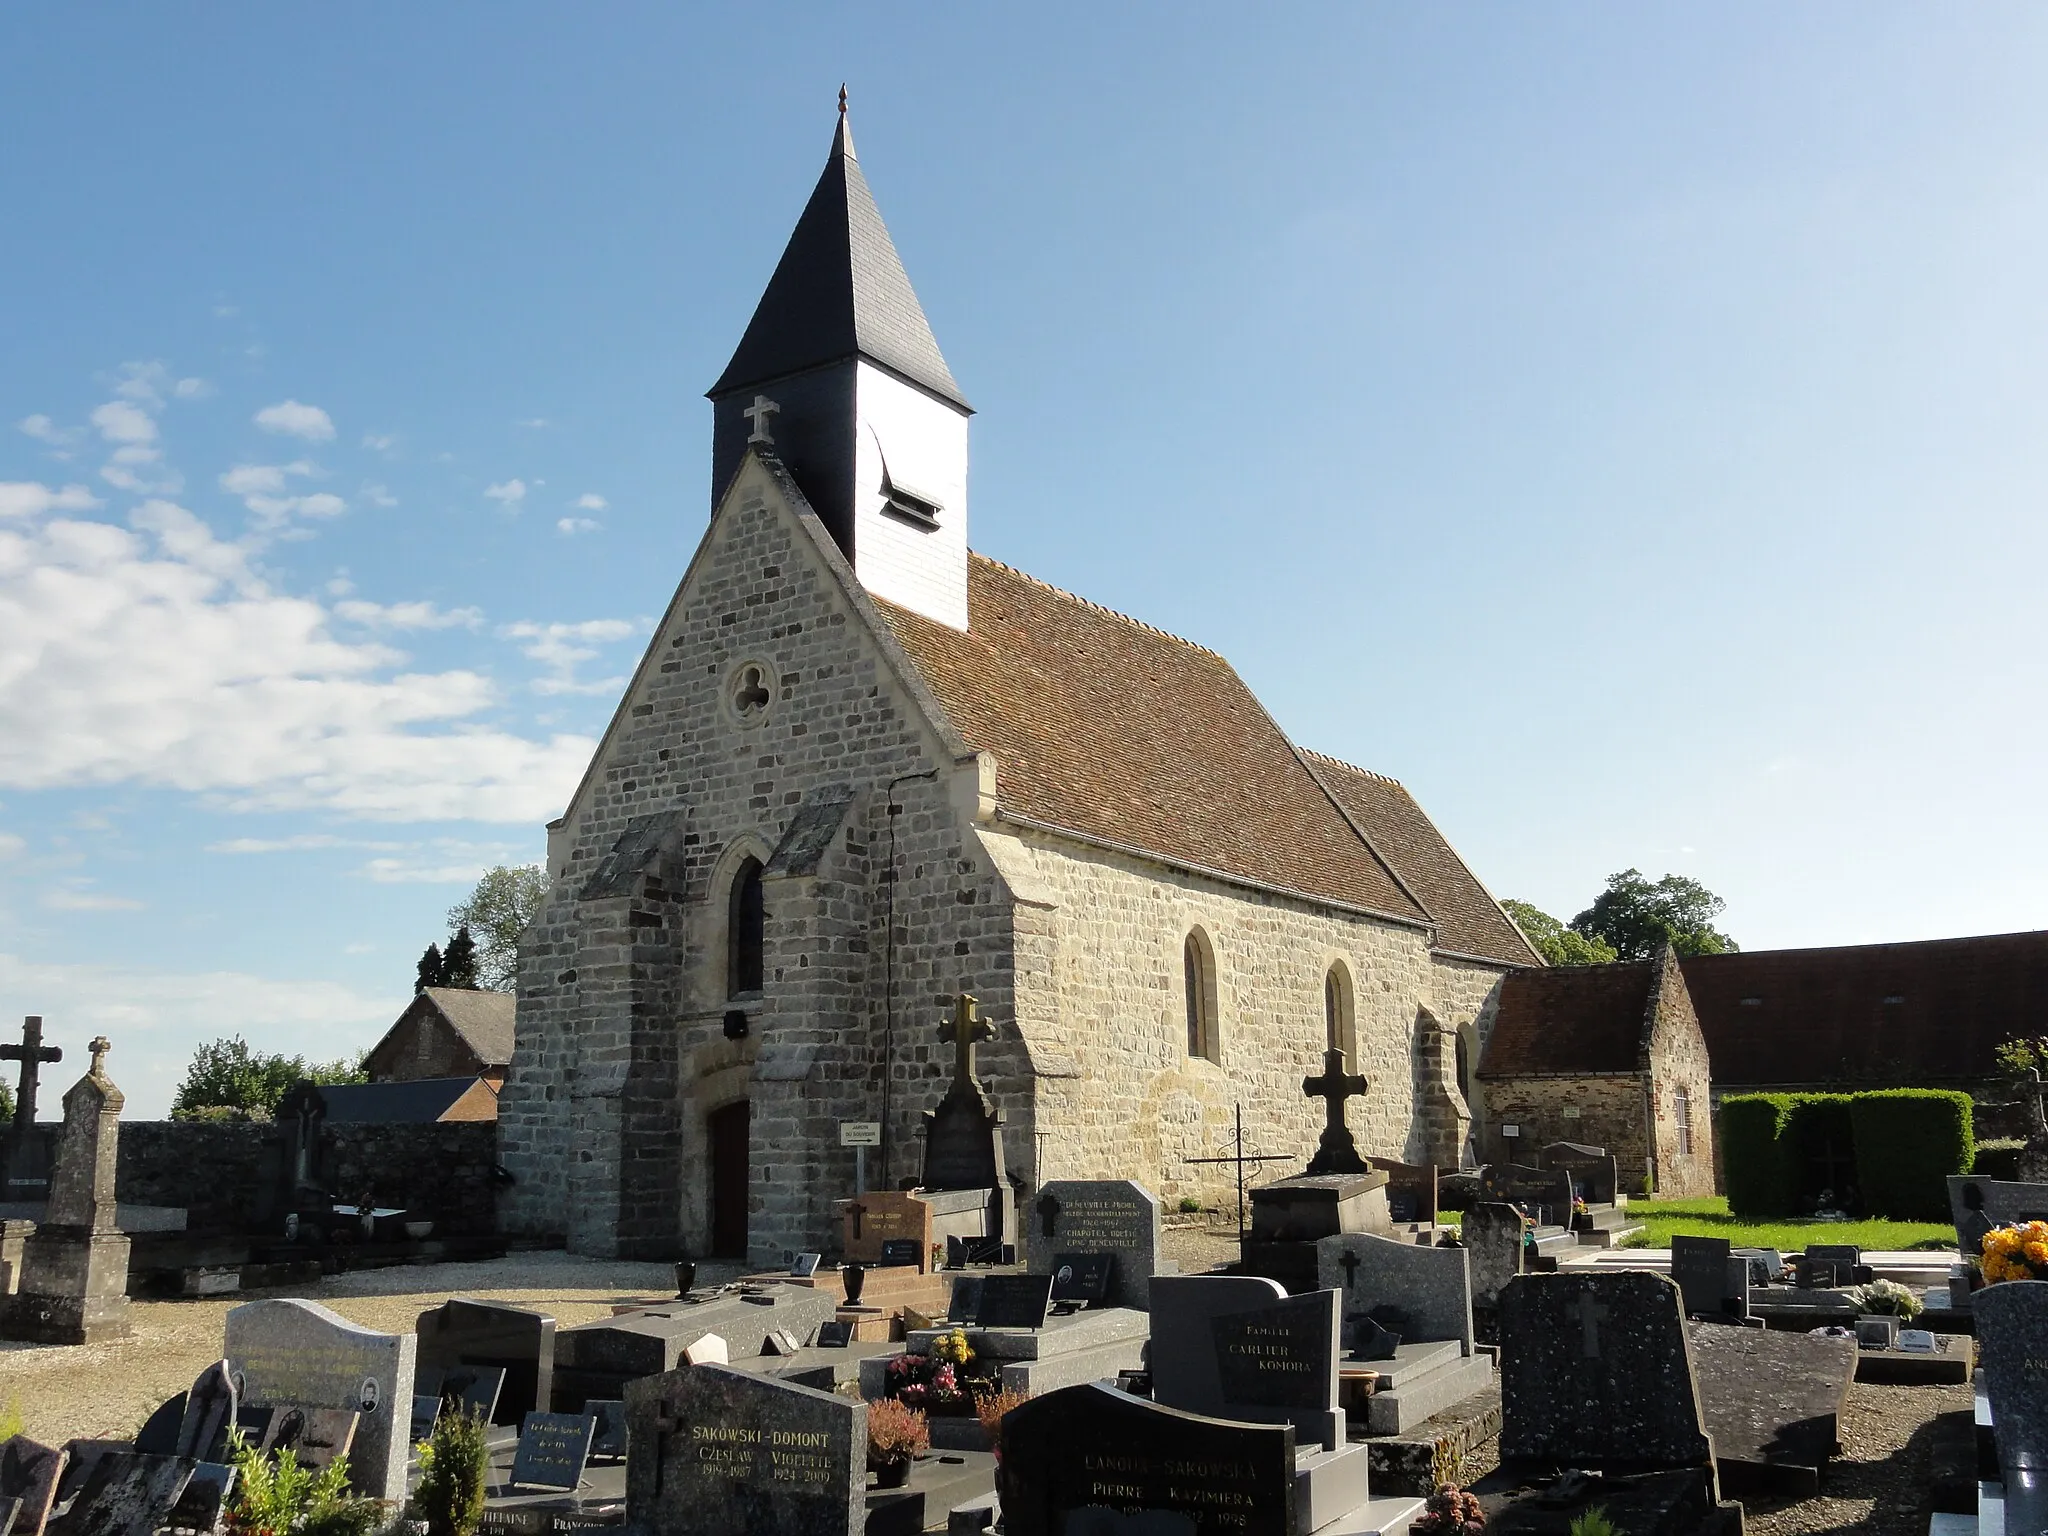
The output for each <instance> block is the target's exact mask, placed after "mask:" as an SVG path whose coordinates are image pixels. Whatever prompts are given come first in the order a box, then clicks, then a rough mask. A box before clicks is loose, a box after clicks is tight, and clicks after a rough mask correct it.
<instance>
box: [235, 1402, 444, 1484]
mask: <svg viewBox="0 0 2048 1536" xmlns="http://www.w3.org/2000/svg"><path fill="white" fill-rule="evenodd" d="M362 1417H363V1416H362V1415H361V1414H359V1413H357V1412H355V1411H354V1410H353V1409H349V1408H295V1407H281V1408H279V1409H277V1411H276V1412H274V1413H273V1414H271V1416H270V1423H269V1426H268V1427H267V1428H266V1429H265V1430H264V1433H263V1439H262V1440H261V1441H260V1442H259V1443H258V1445H257V1449H258V1450H263V1451H273V1452H276V1453H277V1454H279V1455H283V1454H285V1453H286V1452H289V1453H290V1454H291V1457H292V1459H293V1460H294V1461H296V1462H297V1463H298V1464H299V1465H300V1466H302V1467H305V1468H306V1469H307V1470H309V1471H313V1472H318V1471H320V1470H322V1469H323V1468H325V1467H326V1466H327V1465H328V1464H329V1463H331V1462H333V1461H336V1460H338V1459H340V1458H341V1457H344V1456H347V1455H348V1454H349V1453H350V1451H351V1450H353V1449H354V1447H355V1439H356V1431H357V1429H358V1428H359V1427H360V1425H361V1423H362ZM407 1417H408V1419H410V1415H408V1416H407Z"/></svg>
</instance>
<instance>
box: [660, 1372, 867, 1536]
mask: <svg viewBox="0 0 2048 1536" xmlns="http://www.w3.org/2000/svg"><path fill="white" fill-rule="evenodd" d="M625 1401H626V1421H627V1425H628V1429H627V1449H626V1523H627V1524H628V1525H629V1526H631V1527H633V1528H635V1529H638V1530H646V1531H691V1532H700V1533H702V1536H846V1533H851V1532H857V1531H860V1530H862V1529H863V1528H864V1527H865V1523H866V1517H867V1492H866V1490H867V1417H868V1410H867V1405H866V1404H865V1403H860V1402H854V1401H851V1400H849V1399H847V1398H843V1397H835V1396H834V1395H833V1394H831V1393H829V1392H820V1391H817V1390H815V1389H814V1388H811V1387H799V1386H794V1385H792V1384H790V1383H788V1382H784V1381H776V1380H773V1379H769V1378H763V1377H758V1376H749V1375H747V1374H745V1373H744V1372H741V1371H735V1370H732V1369H730V1368H729V1367H726V1366H719V1365H700V1366H692V1367H690V1368H688V1369H686V1370H680V1371H669V1372H666V1373H664V1374H662V1375H659V1376H648V1377H643V1378H642V1379H640V1380H639V1381H634V1382H629V1383H627V1385H626V1398H625Z"/></svg>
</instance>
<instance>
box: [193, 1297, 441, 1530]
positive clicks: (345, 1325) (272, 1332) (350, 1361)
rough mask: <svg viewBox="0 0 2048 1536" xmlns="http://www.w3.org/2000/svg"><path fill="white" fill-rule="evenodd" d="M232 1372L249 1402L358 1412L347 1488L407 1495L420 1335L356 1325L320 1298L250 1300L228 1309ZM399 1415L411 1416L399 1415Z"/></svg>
mask: <svg viewBox="0 0 2048 1536" xmlns="http://www.w3.org/2000/svg"><path fill="white" fill-rule="evenodd" d="M226 1341H227V1351H226V1353H227V1362H228V1372H229V1375H230V1376H231V1378H232V1379H233V1380H234V1383H235V1387H236V1391H237V1394H238V1396H239V1397H240V1399H241V1400H242V1401H244V1402H248V1403H252V1404H257V1405H264V1404H268V1405H280V1404H285V1403H290V1404H294V1405H299V1406H306V1407H317V1408H324V1409H332V1410H338V1411H347V1412H353V1413H359V1414H360V1415H361V1416H362V1417H361V1422H360V1424H359V1425H358V1426H357V1427H356V1430H355V1435H354V1441H353V1444H352V1445H351V1447H350V1448H349V1451H348V1458H349V1485H350V1487H352V1488H354V1489H355V1490H356V1491H357V1492H358V1493H363V1494H367V1495H368V1496H370V1497H371V1498H377V1499H386V1500H390V1501H393V1502H396V1501H398V1500H400V1499H403V1498H404V1497H405V1462H406V1439H405V1433H404V1430H403V1429H402V1428H401V1427H400V1426H401V1424H408V1421H409V1419H410V1415H411V1412H412V1397H413V1391H412V1387H413V1357H414V1350H415V1347H416V1346H415V1339H414V1337H413V1335H412V1334H409V1333H379V1332H377V1331H375V1330H374V1329H370V1328H358V1327H357V1326H356V1325H355V1324H354V1323H351V1322H349V1321H348V1320H347V1319H346V1318H343V1317H339V1316H337V1315H336V1314H335V1313H333V1312H330V1311H329V1310H328V1309H327V1308H325V1307H323V1306H321V1305H319V1304H318V1303H317V1302H310V1301H290V1300H274V1301H251V1302H245V1303H243V1304H242V1305H241V1306H239V1307H236V1308H234V1309H233V1310H232V1311H230V1312H229V1313H228V1316H227V1328H226ZM400 1415H405V1416H406V1418H405V1419H401V1418H400Z"/></svg>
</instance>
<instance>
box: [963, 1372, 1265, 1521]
mask: <svg viewBox="0 0 2048 1536" xmlns="http://www.w3.org/2000/svg"><path fill="white" fill-rule="evenodd" d="M1098 1512H1099V1513H1098ZM1147 1517H1152V1518H1151V1520H1150V1523H1145V1522H1146V1520H1147ZM1294 1520H1295V1512H1294V1427H1293V1425H1291V1424H1272V1425H1267V1424H1241V1423H1231V1422H1228V1421H1226V1420H1222V1419H1212V1418H1206V1417H1204V1416H1202V1415H1201V1414H1195V1413H1184V1412H1181V1411H1180V1410H1178V1409H1174V1408H1167V1407H1162V1406H1160V1405H1158V1404H1155V1403H1148V1402H1146V1401H1144V1400H1143V1399H1142V1398H1136V1397H1132V1396H1131V1395H1130V1394H1128V1393H1125V1392H1119V1391H1118V1390H1117V1389H1116V1388H1114V1387H1109V1386H1104V1385H1102V1384H1101V1383H1100V1382H1091V1383H1088V1384H1087V1385H1085V1386H1078V1387H1066V1388H1063V1389H1061V1390H1060V1391H1057V1392H1048V1393H1046V1394H1044V1395H1043V1396H1040V1397H1034V1398H1032V1399H1031V1400H1030V1401H1028V1402H1026V1403H1023V1404H1022V1405H1020V1406H1019V1407H1016V1408H1013V1409H1012V1410H1011V1411H1010V1412H1009V1413H1008V1414H1006V1415H1005V1416H1004V1418H1003V1530H1004V1533H1005V1536H1068V1533H1075V1532H1083V1531H1095V1530H1102V1531H1129V1532H1132V1533H1133V1536H1137V1533H1141V1532H1157V1533H1160V1536H1168V1533H1171V1536H1183V1533H1184V1536H1294Z"/></svg>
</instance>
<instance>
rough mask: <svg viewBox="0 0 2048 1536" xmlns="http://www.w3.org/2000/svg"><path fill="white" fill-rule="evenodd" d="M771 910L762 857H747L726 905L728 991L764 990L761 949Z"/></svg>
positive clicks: (742, 993)
mask: <svg viewBox="0 0 2048 1536" xmlns="http://www.w3.org/2000/svg"><path fill="white" fill-rule="evenodd" d="M766 928H767V911H766V909H765V907H764V906H763V905H762V898H761V861H760V860H759V859H755V858H749V859H746V860H744V861H743V862H742V863H741V864H740V867H739V869H738V871H737V872H736V873H735V874H734V875H733V877H732V893H731V896H730V898H729V905H728V906H727V909H726V928H725V934H726V939H725V946H726V963H725V995H726V996H727V997H746V996H748V995H750V994H754V993H758V992H759V991H760V990H761V975H762V968H761V949H762V941H763V937H764V934H765V931H766Z"/></svg>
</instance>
